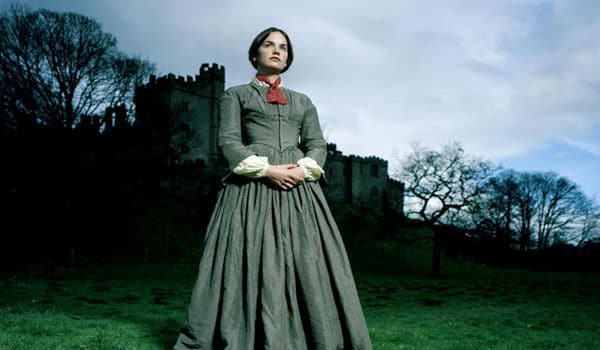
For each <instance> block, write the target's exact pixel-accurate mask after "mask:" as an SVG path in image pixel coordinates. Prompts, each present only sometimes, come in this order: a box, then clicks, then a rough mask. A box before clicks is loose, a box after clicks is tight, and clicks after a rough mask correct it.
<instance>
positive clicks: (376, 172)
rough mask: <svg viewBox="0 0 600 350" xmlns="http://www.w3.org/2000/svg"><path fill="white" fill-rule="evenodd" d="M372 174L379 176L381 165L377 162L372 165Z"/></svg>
mask: <svg viewBox="0 0 600 350" xmlns="http://www.w3.org/2000/svg"><path fill="white" fill-rule="evenodd" d="M371 176H373V177H379V167H378V166H377V164H373V165H371Z"/></svg>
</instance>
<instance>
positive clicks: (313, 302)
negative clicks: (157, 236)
mask: <svg viewBox="0 0 600 350" xmlns="http://www.w3.org/2000/svg"><path fill="white" fill-rule="evenodd" d="M248 56H249V59H250V62H251V63H252V65H253V66H254V68H256V70H257V75H256V78H254V79H253V80H252V82H251V83H249V84H246V85H241V86H236V87H232V88H230V89H227V90H226V91H225V92H224V94H223V96H222V97H221V99H220V100H219V114H220V115H219V136H218V138H219V146H220V147H221V149H222V150H223V154H224V156H225V158H226V159H227V161H228V162H229V165H230V167H231V169H232V173H230V174H229V175H228V176H226V177H225V178H224V180H223V187H222V189H221V191H220V192H219V195H218V198H217V204H216V207H215V210H214V212H213V215H212V217H211V220H210V223H209V225H208V230H207V233H206V238H205V248H204V253H203V255H202V259H201V261H200V266H199V272H198V278H197V280H196V283H195V285H194V289H193V291H192V297H191V302H190V306H189V309H188V317H187V319H186V322H185V324H184V326H183V327H182V329H181V332H180V334H179V338H178V340H177V343H176V344H175V346H174V349H176V350H180V349H232V350H251V349H272V350H304V349H319V350H320V349H323V350H325V349H327V350H328V349H361V350H362V349H371V348H372V347H371V342H370V339H369V334H368V331H367V327H366V324H365V321H364V317H363V313H362V310H361V306H360V302H359V299H358V295H357V292H356V287H355V284H354V279H353V276H352V272H351V270H350V265H349V262H348V258H347V255H346V251H345V248H344V245H343V243H342V240H341V238H340V234H339V232H338V229H337V226H336V224H335V222H334V219H333V217H332V215H331V213H330V211H329V207H328V205H327V203H326V201H325V198H324V196H323V192H322V190H321V187H320V185H319V183H318V180H319V179H321V178H322V175H323V169H322V167H323V164H324V162H325V158H326V143H325V141H324V139H323V133H322V131H321V128H320V126H319V121H318V117H317V111H316V109H315V107H314V105H313V104H312V103H311V101H310V99H309V98H308V97H306V96H305V95H302V94H300V93H297V92H295V91H292V90H289V89H286V88H283V87H282V85H281V83H280V82H281V77H280V75H281V73H283V72H285V71H286V70H287V69H288V68H289V67H290V65H291V64H292V61H293V58H294V54H293V50H292V44H291V42H290V40H289V37H288V35H287V34H286V33H285V32H284V31H283V30H281V29H278V28H268V29H266V30H264V31H262V32H261V33H259V34H258V35H257V36H256V38H255V39H254V41H253V42H252V45H251V46H250V50H249V52H248Z"/></svg>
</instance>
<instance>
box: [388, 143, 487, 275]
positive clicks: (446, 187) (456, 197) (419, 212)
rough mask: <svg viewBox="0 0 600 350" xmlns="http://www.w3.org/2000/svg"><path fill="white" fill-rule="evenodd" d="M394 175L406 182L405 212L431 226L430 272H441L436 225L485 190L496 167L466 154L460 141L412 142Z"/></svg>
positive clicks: (438, 237) (436, 273)
mask: <svg viewBox="0 0 600 350" xmlns="http://www.w3.org/2000/svg"><path fill="white" fill-rule="evenodd" d="M400 165H401V168H400V169H399V171H397V173H396V176H397V177H398V178H400V179H401V180H402V181H404V182H405V184H406V187H405V190H406V194H407V196H409V197H410V198H409V200H408V201H407V205H408V207H409V208H408V209H407V211H406V213H407V215H409V216H413V217H415V216H416V217H419V218H421V219H422V220H423V221H424V222H425V223H426V225H428V226H429V227H431V228H432V231H433V232H434V237H433V255H432V266H431V275H432V276H440V257H441V236H440V233H439V230H436V229H435V225H436V224H439V223H441V222H442V221H443V219H444V218H445V216H447V214H448V213H449V212H459V211H460V210H461V209H463V208H465V207H466V206H468V205H469V204H470V203H471V201H472V200H474V199H475V198H477V197H478V196H480V195H481V194H482V193H483V191H484V186H485V180H486V179H487V178H488V177H489V176H491V175H492V174H493V172H494V171H495V168H494V166H493V165H492V164H491V163H490V162H487V161H483V160H481V159H479V158H476V157H472V156H468V155H466V154H465V152H464V150H463V148H462V146H461V145H460V144H459V143H456V142H453V143H448V144H445V145H443V147H442V149H441V150H439V151H438V150H431V149H427V148H425V147H422V146H420V145H419V144H417V143H415V144H413V147H412V150H411V151H410V153H408V154H407V155H406V156H405V157H403V158H401V159H400Z"/></svg>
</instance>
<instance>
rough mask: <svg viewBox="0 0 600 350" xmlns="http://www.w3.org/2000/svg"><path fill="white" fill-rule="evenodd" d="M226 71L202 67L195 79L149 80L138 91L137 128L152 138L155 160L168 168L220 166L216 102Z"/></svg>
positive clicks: (169, 77) (221, 67) (207, 66)
mask: <svg viewBox="0 0 600 350" xmlns="http://www.w3.org/2000/svg"><path fill="white" fill-rule="evenodd" d="M224 88H225V67H223V66H219V65H217V64H216V63H213V64H212V65H211V66H209V64H208V63H204V64H202V66H201V67H200V71H199V74H198V75H196V76H195V77H191V76H187V77H186V78H184V77H183V76H178V77H176V76H175V75H174V74H169V75H167V76H163V77H160V78H156V77H155V76H151V77H150V82H149V83H148V84H146V85H142V86H138V87H137V88H136V91H135V104H136V123H135V125H136V127H139V128H142V129H145V130H148V131H149V133H150V134H151V135H152V140H153V145H152V147H153V150H152V152H153V153H154V155H155V156H159V157H160V158H163V159H164V160H165V161H166V162H168V163H169V164H178V163H183V162H189V161H201V162H204V163H205V164H206V165H213V164H215V163H216V162H217V157H218V152H217V100H218V98H219V97H221V95H222V94H223V91H224Z"/></svg>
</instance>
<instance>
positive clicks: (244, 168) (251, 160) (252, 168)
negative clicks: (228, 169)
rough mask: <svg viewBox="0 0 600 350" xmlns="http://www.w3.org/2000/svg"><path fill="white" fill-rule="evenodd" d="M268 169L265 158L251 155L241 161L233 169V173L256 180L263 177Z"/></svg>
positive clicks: (267, 161)
mask: <svg viewBox="0 0 600 350" xmlns="http://www.w3.org/2000/svg"><path fill="white" fill-rule="evenodd" d="M268 168H269V160H268V159H267V157H259V156H255V155H251V156H250V157H248V158H246V159H244V160H242V161H241V162H240V163H239V164H238V165H237V166H236V167H235V168H233V172H234V173H236V174H238V175H242V176H246V177H249V178H252V179H257V178H259V177H263V176H265V175H266V173H267V169H268Z"/></svg>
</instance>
